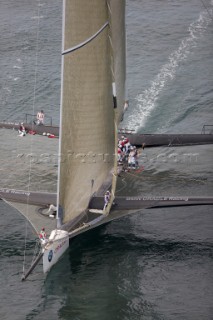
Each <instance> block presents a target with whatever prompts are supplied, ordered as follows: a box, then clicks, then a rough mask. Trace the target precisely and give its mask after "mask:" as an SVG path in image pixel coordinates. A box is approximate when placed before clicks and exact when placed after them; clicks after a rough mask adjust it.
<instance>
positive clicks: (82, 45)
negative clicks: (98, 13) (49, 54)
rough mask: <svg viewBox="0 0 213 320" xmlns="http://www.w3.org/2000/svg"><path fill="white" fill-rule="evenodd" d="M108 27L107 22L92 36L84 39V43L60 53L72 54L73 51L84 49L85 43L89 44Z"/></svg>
mask: <svg viewBox="0 0 213 320" xmlns="http://www.w3.org/2000/svg"><path fill="white" fill-rule="evenodd" d="M108 25H109V22H108V21H107V22H106V23H105V24H104V25H103V26H102V27H101V28H100V29H99V30H98V31H97V32H96V33H95V34H94V35H92V36H91V37H90V38H88V39H86V40H85V41H83V42H81V43H79V44H77V45H76V46H74V47H72V48H70V49H67V50H65V51H63V52H62V55H65V54H67V53H70V52H73V51H75V50H78V49H80V48H82V47H84V46H85V45H86V44H87V43H89V42H91V41H92V40H93V39H95V38H96V37H97V36H98V35H99V34H100V33H101V32H102V31H103V30H104V29H105V28H106V27H107V26H108Z"/></svg>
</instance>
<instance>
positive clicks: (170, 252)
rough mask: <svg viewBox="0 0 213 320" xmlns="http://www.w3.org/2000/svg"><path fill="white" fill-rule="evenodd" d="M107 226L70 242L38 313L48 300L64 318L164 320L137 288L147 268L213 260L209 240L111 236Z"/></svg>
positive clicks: (49, 280)
mask: <svg viewBox="0 0 213 320" xmlns="http://www.w3.org/2000/svg"><path fill="white" fill-rule="evenodd" d="M109 227H110V224H108V225H106V226H101V227H100V228H97V229H95V230H90V231H89V232H87V233H85V234H82V235H80V236H78V237H77V238H75V239H73V240H71V241H70V249H69V250H68V251H67V253H66V254H65V255H64V256H63V258H62V259H61V260H60V261H59V263H58V264H57V265H56V266H55V267H54V268H53V269H52V270H51V272H50V273H49V274H48V275H47V278H46V281H45V283H44V287H43V290H44V300H43V303H42V306H39V309H42V308H44V309H45V310H47V309H48V306H49V305H50V300H51V303H54V301H55V300H56V301H57V302H58V301H60V303H61V307H60V308H58V309H57V310H58V317H59V318H60V319H74V320H78V319H81V320H82V319H85V320H86V319H87V320H88V319H93V320H94V319H99V318H100V317H101V319H106V320H108V319H115V315H116V319H128V316H127V315H129V319H130V318H131V315H132V313H133V314H134V317H135V318H134V317H133V318H131V319H139V318H140V315H141V314H144V315H147V316H148V315H149V316H152V317H154V319H163V318H162V317H161V315H160V314H158V311H157V310H156V308H155V305H154V304H153V303H152V302H151V301H149V300H147V298H146V296H145V295H144V293H143V292H141V288H139V286H138V284H137V282H139V281H140V278H143V277H144V276H146V272H147V267H148V268H149V266H150V267H153V265H154V266H155V267H157V268H158V264H161V263H162V261H171V262H172V263H174V261H175V262H180V263H182V262H184V261H185V260H187V259H191V258H193V259H194V258H195V257H196V256H198V258H199V259H200V258H202V257H207V258H210V259H212V257H213V248H212V245H211V244H210V243H208V242H202V243H197V242H187V241H172V240H169V239H163V240H158V239H157V240H156V239H147V238H144V237H143V236H137V235H134V234H132V233H125V234H119V233H118V232H117V233H116V234H111V233H110V232H109V229H110V228H109ZM140 257H142V259H141V258H140ZM133 270H135V273H134V272H133ZM131 274H132V276H131ZM129 278H131V284H128V281H129V280H128V279H129ZM133 288H134V290H136V291H138V292H134V294H136V295H140V304H137V303H136V305H135V304H134V302H133V301H132V300H131V299H132V290H133ZM129 295H130V296H129ZM133 296H134V295H133ZM94 300H95V301H96V305H95V306H94V304H93V301H94ZM130 301H131V303H130ZM29 319H31V318H29Z"/></svg>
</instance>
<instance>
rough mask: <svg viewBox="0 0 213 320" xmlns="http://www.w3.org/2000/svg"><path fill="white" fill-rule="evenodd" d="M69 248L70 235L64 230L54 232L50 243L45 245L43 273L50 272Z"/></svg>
mask: <svg viewBox="0 0 213 320" xmlns="http://www.w3.org/2000/svg"><path fill="white" fill-rule="evenodd" d="M68 248H69V234H68V232H66V231H64V230H53V231H52V232H51V234H50V237H49V240H48V243H47V244H46V245H44V247H43V249H42V251H43V272H44V273H46V272H48V271H49V270H50V269H51V268H52V266H53V265H54V264H56V263H57V262H58V260H59V259H60V258H61V256H62V255H63V254H64V253H65V251H66V250H67V249H68Z"/></svg>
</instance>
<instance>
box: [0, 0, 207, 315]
mask: <svg viewBox="0 0 213 320" xmlns="http://www.w3.org/2000/svg"><path fill="white" fill-rule="evenodd" d="M61 7H62V2H61V1H55V0H51V1H50V0H46V1H42V0H38V1H32V0H19V1H17V0H10V1H6V0H1V2H0V30H1V37H0V70H1V72H0V84H1V87H0V120H6V119H7V120H16V119H23V115H24V114H25V113H30V114H31V113H36V112H37V111H38V110H39V109H41V108H42V109H44V110H45V113H46V114H48V115H51V116H52V118H53V122H54V123H56V124H58V123H59V103H60V63H61V57H60V51H61V14H62V12H61V11H62V8H61ZM126 11H127V12H126V13H127V16H126V30H127V89H128V98H129V101H130V107H129V109H128V110H127V112H126V114H125V117H124V122H123V124H122V126H123V127H128V128H131V129H137V130H138V131H140V132H147V133H151V132H174V133H200V132H201V129H202V126H203V125H204V124H208V125H212V124H213V116H212V101H213V41H212V33H213V20H212V17H213V2H212V1H210V0H202V1H201V0H172V1H171V0H163V1H159V0H143V1H142V0H128V1H127V10H126ZM27 139H29V138H28V137H26V140H21V141H20V139H17V136H16V133H14V132H12V131H9V130H5V129H1V130H0V149H1V155H0V181H1V185H0V187H9V188H19V189H24V188H25V187H26V186H28V184H27V183H28V182H29V181H28V178H27V177H28V168H27V165H26V163H24V164H23V163H22V161H20V158H18V160H17V159H16V160H15V158H17V157H16V155H17V154H18V152H19V151H20V150H22V148H24V146H23V144H24V143H27V141H28V140H27ZM39 139H40V140H39ZM53 140H54V139H53ZM23 141H25V142H23ZM46 141H47V140H45V138H38V140H37V141H36V145H35V149H36V150H37V151H38V149H39V144H40V143H42V144H44V148H49V147H51V150H52V152H57V140H54V141H51V142H49V141H48V142H46ZM45 144H46V145H45ZM33 151H34V150H33ZM212 156H213V149H212V146H194V147H181V148H155V149H147V150H146V149H145V150H144V151H143V153H142V155H141V158H140V161H141V164H142V165H143V166H144V170H143V171H142V172H141V173H139V174H137V175H132V174H129V175H127V176H125V178H124V177H122V178H120V180H119V183H118V190H117V194H118V195H127V194H129V195H141V194H143V195H150V196H155V195H171V196H175V195H178V196H179V195H180V196H186V195H188V196H190V195H191V196H212V192H213V179H212V158H213V157H212ZM31 171H32V172H31V174H32V180H31V182H30V187H31V189H33V190H46V191H56V174H57V166H56V163H55V162H54V161H52V162H49V163H46V162H40V163H39V166H37V167H35V168H34V167H32V168H31ZM212 212H213V210H212V206H205V207H202V206H198V207H186V208H173V209H155V210H143V211H140V212H138V213H137V214H135V215H134V216H131V217H126V218H123V219H121V220H119V221H115V222H113V223H111V224H108V225H106V226H104V227H102V228H100V229H97V230H94V231H91V232H90V233H88V234H85V235H82V236H80V237H77V238H76V239H73V240H72V241H71V242H70V249H69V251H68V252H67V253H66V254H65V255H64V257H63V258H62V260H61V261H60V262H59V263H58V264H57V265H56V266H55V267H54V268H53V269H52V271H51V272H50V273H49V274H48V275H47V276H44V275H43V274H42V267H41V265H39V266H38V268H37V269H36V270H35V272H34V273H33V275H32V276H31V277H30V278H29V280H28V281H26V282H21V281H20V278H21V274H22V266H23V260H24V246H25V230H26V226H25V221H24V220H23V218H22V217H21V216H20V215H19V214H17V211H16V210H15V209H14V208H11V207H10V206H9V205H8V204H7V203H5V202H2V201H0V233H1V237H0V254H1V255H0V285H1V290H0V319H1V320H23V319H26V320H32V319H33V320H34V319H39V320H41V319H47V320H57V319H60V320H61V319H62V320H96V319H97V320H99V319H103V320H111V319H112V320H182V319H183V320H210V319H213V316H212V314H213V307H212V301H213V289H212V287H213V274H212V270H213V232H212V227H213V214H212ZM34 240H35V235H34V233H33V231H32V230H31V229H29V227H28V236H27V251H26V253H27V255H26V260H27V263H28V262H29V261H30V260H31V258H32V256H33V252H34V243H35V241H34Z"/></svg>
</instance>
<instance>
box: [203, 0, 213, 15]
mask: <svg viewBox="0 0 213 320" xmlns="http://www.w3.org/2000/svg"><path fill="white" fill-rule="evenodd" d="M200 2H202V4H203V6H204V8H205V9H206V11H207V12H208V15H209V17H210V18H211V19H212V20H213V15H212V14H211V13H210V11H209V8H208V7H207V6H206V4H205V2H204V1H203V0H200Z"/></svg>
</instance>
